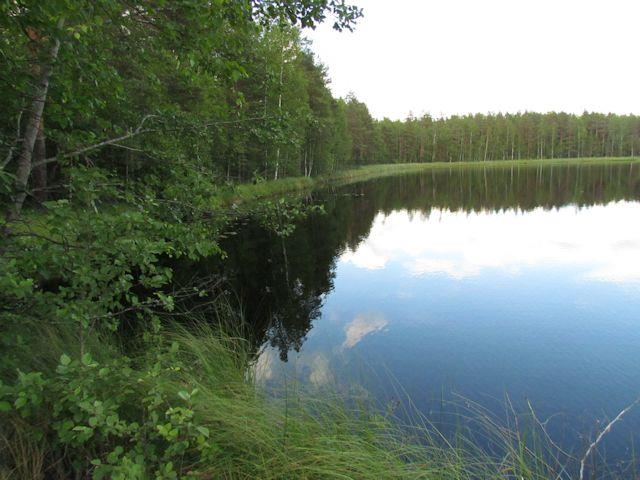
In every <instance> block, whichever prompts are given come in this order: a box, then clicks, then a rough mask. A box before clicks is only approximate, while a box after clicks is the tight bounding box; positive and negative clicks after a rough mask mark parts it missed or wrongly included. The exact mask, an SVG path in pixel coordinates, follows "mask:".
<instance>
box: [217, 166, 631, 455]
mask: <svg viewBox="0 0 640 480" xmlns="http://www.w3.org/2000/svg"><path fill="white" fill-rule="evenodd" d="M639 200H640V164H617V165H607V166H593V165H592V166H582V167H576V166H562V167H558V166H555V167H544V168H541V167H527V168H523V167H520V168H499V169H484V168H471V169H451V170H440V171H436V170H434V171H432V172H428V173H421V174H415V175H408V176H400V177H392V178H385V179H382V180H376V181H371V182H365V183H361V184H356V185H352V186H348V187H344V188H338V189H333V190H330V191H322V192H316V193H315V194H314V195H313V199H312V201H314V202H319V203H322V204H324V206H325V211H326V213H325V214H315V215H312V216H311V217H310V218H307V219H306V220H304V221H302V222H300V223H299V225H297V228H296V230H295V232H294V233H293V234H292V235H291V236H290V237H288V238H286V240H284V241H283V240H282V239H281V238H279V237H278V236H277V235H275V234H273V233H270V232H269V231H267V230H266V229H265V228H263V227H262V226H260V225H259V224H257V223H253V222H249V223H247V224H246V225H244V226H243V227H242V228H241V229H240V231H239V233H238V235H237V236H235V237H233V240H232V241H230V242H229V243H228V244H227V245H225V248H226V250H227V251H228V253H229V259H228V262H227V271H228V276H229V282H230V284H231V287H232V289H233V290H234V291H235V292H237V295H238V297H239V298H240V299H241V301H242V303H243V305H244V308H245V311H246V314H247V317H248V318H249V319H250V320H251V321H252V322H253V324H254V326H255V336H254V341H255V343H256V348H257V349H259V350H260V352H261V353H260V356H259V358H258V360H257V364H256V375H257V378H258V379H259V381H261V382H263V383H264V384H266V385H269V384H278V383H280V382H281V381H282V379H283V378H284V377H285V376H286V377H287V378H288V380H289V381H291V380H292V379H297V380H298V381H300V382H302V383H304V384H306V385H309V386H310V388H319V389H321V388H322V387H325V386H327V385H329V386H331V387H332V388H336V387H338V388H340V386H341V385H342V386H344V385H351V384H359V385H362V386H364V387H366V388H367V389H369V390H370V391H371V392H372V393H373V394H374V395H375V397H376V398H377V399H378V400H380V402H382V403H383V404H387V403H393V402H397V401H399V402H401V403H402V402H406V399H407V397H408V398H411V401H412V402H413V404H414V406H415V408H417V409H418V410H420V411H421V412H423V413H425V414H427V415H429V416H430V418H433V419H434V420H435V421H437V419H438V415H441V414H442V411H443V410H446V409H447V405H448V404H449V403H448V402H449V401H451V400H459V399H460V397H464V398H466V399H470V400H472V401H475V402H478V403H479V404H481V405H483V406H486V407H487V408H489V409H491V410H492V411H500V409H504V405H505V401H507V400H508V401H510V402H511V403H512V404H513V405H514V408H515V409H528V405H527V402H530V404H531V405H532V406H533V408H535V410H536V412H537V414H538V416H539V418H540V419H541V421H545V420H547V419H549V421H548V423H547V424H546V425H547V426H548V429H549V430H550V432H552V434H553V435H555V436H556V438H558V439H559V441H561V442H563V444H564V445H567V446H569V447H570V448H572V449H573V450H574V451H576V452H580V451H583V446H584V445H585V442H586V441H587V439H588V437H589V436H590V435H591V436H592V435H593V434H594V432H595V431H596V430H597V429H598V428H599V427H598V425H599V424H598V421H599V422H601V423H600V425H602V422H603V421H606V420H607V419H611V418H613V417H614V416H615V415H616V414H617V413H618V412H619V411H620V410H621V409H622V408H624V407H625V406H627V405H628V404H630V403H631V402H633V401H634V400H635V399H636V398H638V396H640V202H639ZM639 430H640V413H639V412H635V411H632V412H631V413H630V414H629V415H628V416H627V417H625V419H624V420H623V421H622V422H621V423H620V424H618V425H617V426H616V430H615V431H614V432H613V433H612V434H611V435H610V438H607V441H606V442H605V443H604V444H603V449H604V451H606V450H607V449H609V451H611V452H614V455H615V456H618V455H623V456H624V455H629V454H630V452H629V450H627V449H628V448H630V445H631V443H630V440H631V437H633V435H634V434H633V432H634V431H636V432H638V431H639ZM635 441H636V442H637V441H638V438H637V435H636V439H635Z"/></svg>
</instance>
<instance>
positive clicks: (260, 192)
mask: <svg viewBox="0 0 640 480" xmlns="http://www.w3.org/2000/svg"><path fill="white" fill-rule="evenodd" d="M636 162H640V157H589V158H560V159H558V158H556V159H533V160H488V161H486V162H433V163H394V164H380V165H365V166H361V167H355V168H349V169H346V170H340V171H337V172H335V173H332V174H329V175H323V176H319V177H311V178H309V177H287V178H282V179H278V180H267V181H264V182H261V183H257V184H249V183H245V184H240V185H237V186H235V187H234V188H233V189H231V190H228V191H225V192H224V193H223V194H221V203H222V204H230V203H233V202H243V201H248V200H255V199H259V198H268V197H273V196H278V195H283V194H287V193H295V192H306V191H310V190H312V189H314V188H319V187H322V186H329V185H346V184H349V183H356V182H362V181H366V180H373V179H376V178H383V177H389V176H394V175H404V174H409V173H418V172H424V171H429V170H442V169H459V168H511V167H533V166H562V165H602V164H609V163H636Z"/></svg>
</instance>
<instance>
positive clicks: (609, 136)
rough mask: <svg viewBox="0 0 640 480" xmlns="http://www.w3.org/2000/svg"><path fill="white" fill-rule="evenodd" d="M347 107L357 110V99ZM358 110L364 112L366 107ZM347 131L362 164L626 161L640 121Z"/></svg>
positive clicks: (512, 120) (548, 119) (561, 116)
mask: <svg viewBox="0 0 640 480" xmlns="http://www.w3.org/2000/svg"><path fill="white" fill-rule="evenodd" d="M347 105H349V108H356V100H355V99H348V104H347ZM358 108H360V109H361V110H362V112H363V114H364V112H366V107H365V106H364V105H362V104H359V107H358ZM363 114H362V115H361V116H363ZM358 118H359V117H358ZM349 131H350V132H353V133H352V138H353V139H354V140H353V141H354V149H353V158H354V159H356V160H357V161H358V162H362V163H367V162H376V163H394V162H434V161H446V162H456V161H483V160H509V159H511V160H513V159H536V158H570V157H613V156H616V157H625V156H634V155H636V154H637V153H638V152H639V151H640V117H638V116H632V115H613V114H608V115H604V114H601V113H588V112H585V113H583V114H582V115H572V114H567V113H556V112H551V113H545V114H540V113H529V112H526V113H516V114H491V115H481V114H477V115H466V116H453V117H449V118H439V119H434V118H432V117H431V116H429V115H425V116H423V117H422V118H414V117H412V116H410V117H409V118H407V119H406V120H404V121H392V120H388V119H384V120H382V121H375V120H371V121H370V123H369V124H368V125H367V127H365V128H362V127H355V126H354V125H352V122H349Z"/></svg>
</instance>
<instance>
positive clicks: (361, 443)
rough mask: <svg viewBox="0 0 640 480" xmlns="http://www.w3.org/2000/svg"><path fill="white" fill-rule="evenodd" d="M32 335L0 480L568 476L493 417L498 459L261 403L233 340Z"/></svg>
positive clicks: (355, 413) (351, 417)
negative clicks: (127, 342) (126, 343)
mask: <svg viewBox="0 0 640 480" xmlns="http://www.w3.org/2000/svg"><path fill="white" fill-rule="evenodd" d="M30 340H31V341H32V345H31V349H30V350H29V352H25V351H16V352H15V354H16V357H15V359H14V360H15V361H17V362H18V363H19V364H20V365H21V369H22V371H23V372H24V375H23V377H22V378H21V380H20V381H21V385H22V387H21V389H20V390H10V389H7V388H5V389H4V391H3V399H2V400H3V401H4V402H12V403H14V404H16V405H19V407H17V411H16V413H13V414H10V415H8V416H7V414H6V413H5V414H3V415H4V416H3V420H4V421H3V423H2V427H1V428H0V433H1V437H0V441H1V442H2V444H3V445H2V448H1V449H0V455H1V456H2V458H1V460H2V462H1V465H3V467H2V468H0V478H6V479H9V478H16V479H22V478H33V479H37V478H54V479H57V478H60V479H61V478H74V477H75V478H112V479H145V478H162V479H165V478H166V479H169V478H192V479H200V478H226V479H253V478H260V479H269V478H272V479H284V478H296V479H297V478H302V479H316V478H317V479H325V478H340V479H367V478H371V479H380V478H407V479H413V478H415V479H418V478H423V479H442V480H448V479H475V478H485V479H492V478H495V479H498V478H517V479H543V478H552V477H553V478H567V477H564V476H562V475H563V473H562V470H561V467H560V466H559V465H551V464H549V463H548V462H547V461H545V460H544V459H545V458H550V456H549V455H548V454H549V452H548V451H547V450H546V448H547V446H545V444H544V442H542V441H540V439H538V441H537V443H536V440H535V438H533V437H530V436H526V435H525V434H524V433H523V432H511V431H508V430H506V429H501V427H498V426H497V424H494V423H492V422H491V421H489V422H487V425H488V426H489V427H488V428H487V429H486V432H485V433H484V434H483V435H486V436H487V437H488V438H490V439H491V441H492V442H494V443H495V444H496V445H498V447H499V449H500V450H501V451H502V452H503V453H502V454H501V455H499V456H489V455H487V454H485V453H483V452H481V451H480V450H478V449H477V447H475V446H474V445H473V442H471V441H470V440H467V439H465V437H464V435H460V436H459V437H458V438H456V440H455V441H456V445H455V446H454V445H453V444H450V443H447V442H446V441H444V440H443V439H442V438H439V437H438V434H437V432H435V430H433V429H431V428H429V427H428V424H427V423H426V422H423V423H420V424H419V425H412V426H409V427H407V426H405V427H401V426H400V425H399V424H397V423H396V422H395V421H394V419H393V418H392V416H391V414H390V413H389V412H387V413H386V414H385V413H383V412H378V411H377V410H376V409H375V408H372V407H371V406H370V404H369V403H368V401H367V400H366V399H362V398H356V397H352V398H344V397H341V396H332V395H330V394H327V392H324V393H323V395H305V394H303V393H301V392H296V391H291V390H290V391H288V392H283V395H281V396H280V398H279V399H273V398H266V397H264V396H263V395H262V394H261V392H260V390H259V388H257V387H256V386H255V384H254V382H253V380H252V378H251V375H250V374H249V375H247V372H248V371H249V372H251V368H250V365H251V362H252V358H251V356H250V354H249V352H248V351H247V350H246V348H245V346H246V345H245V343H244V342H243V341H242V340H238V339H237V338H232V337H228V336H223V335H221V334H220V333H219V331H218V330H215V331H214V330H212V329H211V328H209V327H203V326H198V325H192V328H190V329H189V331H188V332H187V331H186V330H184V329H175V328H174V329H167V330H166V331H165V332H164V333H163V334H161V335H158V336H156V337H155V338H153V339H151V340H149V339H147V340H145V341H144V342H143V344H141V345H140V346H141V348H140V349H139V350H138V351H139V353H138V354H135V353H132V351H131V349H130V348H129V349H126V350H125V349H123V348H122V346H121V342H119V341H117V339H115V337H113V336H103V337H100V338H99V337H98V336H97V335H95V336H93V337H92V338H85V339H83V338H81V337H77V336H76V335H75V334H74V332H72V331H70V330H65V329H61V327H52V326H50V327H46V328H44V329H40V331H39V333H38V335H37V336H34V338H32V339H30ZM33 352H37V353H38V354H37V355H33ZM4 368H6V366H4ZM33 372H38V373H37V374H35V373H33ZM21 392H24V394H22V393H21ZM20 398H24V400H19V399H20ZM25 418H26V419H28V420H27V421H25ZM34 419H37V420H38V421H37V422H35V421H34ZM531 440H532V441H531ZM530 441H531V442H530Z"/></svg>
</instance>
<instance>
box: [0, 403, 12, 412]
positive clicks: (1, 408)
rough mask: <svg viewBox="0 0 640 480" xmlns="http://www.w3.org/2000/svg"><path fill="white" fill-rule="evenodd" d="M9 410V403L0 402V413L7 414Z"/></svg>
mask: <svg viewBox="0 0 640 480" xmlns="http://www.w3.org/2000/svg"><path fill="white" fill-rule="evenodd" d="M9 410H11V404H10V403H9V402H0V412H8V411H9Z"/></svg>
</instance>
